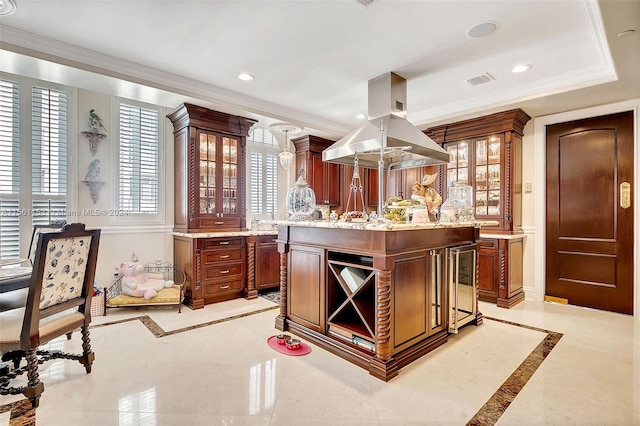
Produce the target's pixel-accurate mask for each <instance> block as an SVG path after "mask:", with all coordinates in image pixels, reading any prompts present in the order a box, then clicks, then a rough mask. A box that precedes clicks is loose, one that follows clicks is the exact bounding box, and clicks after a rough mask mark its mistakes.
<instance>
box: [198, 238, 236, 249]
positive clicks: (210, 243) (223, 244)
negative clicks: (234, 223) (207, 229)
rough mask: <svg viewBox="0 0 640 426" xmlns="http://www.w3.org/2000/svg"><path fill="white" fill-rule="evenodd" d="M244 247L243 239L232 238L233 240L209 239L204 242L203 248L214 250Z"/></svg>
mask: <svg viewBox="0 0 640 426" xmlns="http://www.w3.org/2000/svg"><path fill="white" fill-rule="evenodd" d="M237 247H242V237H232V238H211V239H209V238H207V239H206V240H204V241H203V242H202V248H203V249H204V250H206V249H213V248H225V249H226V248H237Z"/></svg>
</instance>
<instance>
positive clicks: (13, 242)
mask: <svg viewBox="0 0 640 426" xmlns="http://www.w3.org/2000/svg"><path fill="white" fill-rule="evenodd" d="M19 106H20V103H19V91H18V85H17V84H16V83H13V82H10V81H5V80H0V258H16V257H19V252H20V247H19V245H20V230H19V219H20V218H19V215H18V209H19V200H18V192H19V188H18V187H19V183H20V182H19V173H20V171H19V160H20V158H19V146H20V139H19Z"/></svg>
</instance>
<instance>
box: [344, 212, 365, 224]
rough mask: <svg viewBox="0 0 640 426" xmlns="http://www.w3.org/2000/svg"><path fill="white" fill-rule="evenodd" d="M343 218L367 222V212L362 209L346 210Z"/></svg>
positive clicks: (346, 220) (348, 220)
mask: <svg viewBox="0 0 640 426" xmlns="http://www.w3.org/2000/svg"><path fill="white" fill-rule="evenodd" d="M342 219H343V220H344V221H345V222H354V223H355V222H366V221H367V214H366V213H364V212H361V211H357V210H354V211H351V212H345V213H344V214H343V215H342Z"/></svg>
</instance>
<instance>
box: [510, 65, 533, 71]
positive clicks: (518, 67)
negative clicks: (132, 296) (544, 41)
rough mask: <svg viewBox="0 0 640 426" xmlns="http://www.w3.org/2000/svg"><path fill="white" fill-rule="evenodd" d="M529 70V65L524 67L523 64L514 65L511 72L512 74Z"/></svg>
mask: <svg viewBox="0 0 640 426" xmlns="http://www.w3.org/2000/svg"><path fill="white" fill-rule="evenodd" d="M529 68H531V65H524V64H522V65H516V66H515V67H513V69H511V72H513V73H519V72H525V71H526V70H528V69H529Z"/></svg>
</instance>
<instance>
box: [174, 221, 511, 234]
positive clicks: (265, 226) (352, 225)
mask: <svg viewBox="0 0 640 426" xmlns="http://www.w3.org/2000/svg"><path fill="white" fill-rule="evenodd" d="M497 224H498V222H497V221H494V220H484V221H474V222H459V223H430V222H429V223H393V222H385V221H381V222H344V221H340V220H339V221H337V222H332V221H328V220H262V221H260V223H259V224H258V227H257V228H256V229H250V230H247V231H221V232H192V233H184V232H174V233H173V235H175V236H179V237H186V238H225V237H250V236H256V235H278V226H279V225H285V226H301V227H307V228H332V229H363V230H368V231H405V230H406V231H409V230H412V229H441V228H461V227H466V226H473V227H476V228H481V227H483V226H491V225H497ZM269 228H271V229H269ZM481 236H483V237H485V238H510V237H515V236H510V235H498V234H496V235H494V234H486V235H484V234H481ZM518 237H519V236H518Z"/></svg>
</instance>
